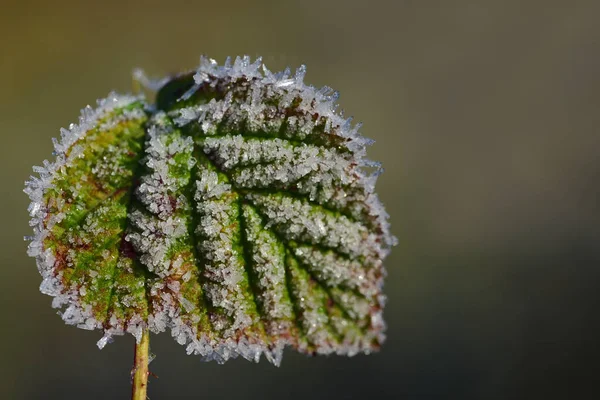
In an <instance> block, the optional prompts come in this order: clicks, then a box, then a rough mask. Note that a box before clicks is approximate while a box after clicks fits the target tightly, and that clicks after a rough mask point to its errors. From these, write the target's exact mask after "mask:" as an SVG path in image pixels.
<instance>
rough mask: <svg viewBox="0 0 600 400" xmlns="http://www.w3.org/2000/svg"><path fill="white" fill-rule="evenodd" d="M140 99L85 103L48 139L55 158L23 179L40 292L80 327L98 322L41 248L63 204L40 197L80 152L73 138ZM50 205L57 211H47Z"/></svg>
mask: <svg viewBox="0 0 600 400" xmlns="http://www.w3.org/2000/svg"><path fill="white" fill-rule="evenodd" d="M140 100H142V98H140V97H134V96H127V95H118V94H116V93H110V94H109V95H108V97H107V98H105V99H101V100H98V102H97V103H98V106H97V108H95V109H93V108H92V107H90V106H87V107H85V108H84V109H82V110H81V116H80V117H79V123H78V124H70V125H69V128H68V129H65V128H62V129H61V130H60V136H61V137H60V139H58V140H57V139H52V142H53V144H54V155H55V156H56V158H55V160H54V161H48V160H44V162H43V165H42V166H41V167H34V168H33V170H34V172H36V173H37V174H38V175H39V176H31V178H30V179H29V180H28V181H27V182H25V189H24V192H25V193H26V194H27V195H28V196H29V198H30V200H31V203H30V205H29V208H28V211H29V215H30V216H31V220H30V222H29V225H30V226H31V227H32V228H33V235H32V236H30V237H26V239H29V240H31V243H30V244H29V246H28V250H27V254H28V255H29V256H31V257H35V259H36V264H37V268H38V271H39V273H40V274H41V276H42V284H41V285H40V290H41V292H42V293H44V294H48V295H50V296H53V297H54V299H53V301H52V306H53V307H54V308H59V309H61V308H63V307H65V306H67V307H66V309H65V310H64V311H59V314H60V315H61V316H62V319H63V320H64V321H65V323H67V324H69V325H76V326H78V327H80V328H84V329H97V328H102V324H101V323H100V322H99V321H96V320H95V319H94V318H93V313H92V310H91V305H89V304H82V302H81V299H80V296H81V295H82V294H81V293H80V291H79V289H78V288H77V287H72V288H71V287H69V288H67V287H64V286H63V284H62V283H61V277H62V276H61V273H58V274H56V273H55V271H54V264H55V261H56V260H55V255H54V253H53V251H52V249H46V248H44V239H45V238H46V237H47V236H48V234H49V233H50V231H51V230H52V228H53V227H54V226H55V225H56V224H57V223H59V222H60V221H62V219H63V218H64V217H65V215H64V213H62V212H61V211H60V210H61V208H62V206H63V205H62V204H61V203H60V201H61V199H51V200H50V201H52V202H53V204H48V203H47V202H46V200H45V199H44V197H45V195H46V194H47V193H48V191H49V190H51V189H52V188H54V182H53V181H54V179H55V178H56V177H57V176H58V175H59V174H60V173H62V171H63V169H64V168H65V167H66V166H67V165H69V164H70V163H71V162H72V161H73V160H74V159H76V158H77V157H79V156H80V154H81V152H82V150H83V149H82V148H81V147H80V146H78V145H77V142H78V141H79V140H81V139H83V138H84V137H85V135H86V134H87V133H88V132H90V131H91V130H92V129H94V128H96V127H98V122H99V121H100V120H101V119H102V118H103V117H105V116H106V115H107V114H109V113H111V112H112V111H114V110H116V109H119V108H123V107H126V106H128V105H130V104H132V103H134V102H137V101H140ZM142 116H143V115H141V114H140V113H139V111H137V110H133V111H125V112H123V113H122V115H120V116H119V118H118V120H119V121H125V120H134V119H139V118H141V117H142ZM103 172H105V171H96V173H99V174H102V173H103ZM51 208H54V209H56V210H58V211H56V212H51V211H50V209H51ZM108 341H109V339H108V337H106V338H103V339H101V340H100V342H99V343H98V345H99V346H102V347H103V346H104V344H106V343H107V342H108Z"/></svg>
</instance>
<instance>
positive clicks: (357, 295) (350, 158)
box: [25, 57, 395, 365]
mask: <svg viewBox="0 0 600 400" xmlns="http://www.w3.org/2000/svg"><path fill="white" fill-rule="evenodd" d="M305 73H306V69H305V68H304V67H301V68H299V69H298V70H297V71H296V73H295V74H294V75H291V73H290V71H289V70H286V71H283V72H280V73H272V72H271V71H269V70H268V69H267V68H266V67H264V66H263V65H262V63H261V60H260V59H258V60H256V61H254V62H251V60H250V58H248V57H242V58H239V57H238V58H236V59H235V61H233V62H232V61H231V59H227V61H226V62H225V65H223V66H219V65H218V64H217V63H216V62H215V61H214V60H210V59H206V58H202V60H201V63H200V66H199V68H198V69H197V70H196V71H195V72H194V73H191V74H184V75H181V76H178V77H175V78H172V79H170V80H164V81H162V83H161V84H162V88H161V89H160V90H159V93H158V100H157V107H153V108H150V107H147V106H146V105H145V104H144V102H143V100H142V99H139V98H135V97H130V96H117V95H114V94H111V95H110V96H109V97H108V98H107V99H105V100H102V101H100V102H99V107H98V108H97V109H96V110H92V109H91V108H90V107H87V108H85V109H84V110H83V111H82V117H81V118H80V122H79V124H78V125H71V126H70V127H69V129H68V130H66V129H64V130H61V140H60V141H55V153H56V160H55V161H54V162H47V161H46V162H44V165H43V166H42V167H34V171H35V172H37V173H38V174H39V177H32V178H31V180H30V181H28V182H27V183H26V189H25V192H26V193H27V194H29V196H30V198H31V205H30V207H29V211H30V214H31V217H32V219H31V225H32V227H33V229H34V234H33V236H32V237H30V238H29V239H30V240H31V243H30V245H29V250H28V253H29V255H30V256H32V257H35V258H36V260H37V265H38V269H39V271H40V274H41V275H42V278H43V279H42V284H41V286H40V290H41V291H42V292H43V293H45V294H48V295H51V296H53V297H54V301H53V306H54V307H56V308H59V309H61V310H62V311H61V312H60V314H61V315H62V318H63V320H64V321H65V322H67V323H68V324H72V325H76V326H78V327H80V328H84V329H102V330H103V332H104V336H103V337H102V338H101V339H100V341H99V342H98V347H100V348H102V347H104V346H105V345H106V343H109V342H110V341H111V340H112V337H113V336H115V335H122V334H124V333H126V332H127V333H131V334H132V335H133V336H134V337H136V339H137V340H138V341H139V340H140V338H141V335H142V332H143V330H144V329H150V330H151V331H153V332H156V333H158V332H163V331H165V330H167V329H169V330H170V331H171V334H172V336H173V337H174V338H175V340H176V341H177V342H178V343H180V344H182V345H185V346H186V348H187V352H188V354H199V355H201V356H202V357H203V358H204V359H206V360H216V361H218V362H224V361H226V360H228V359H230V358H235V357H237V356H239V355H241V356H242V357H244V358H246V359H248V360H252V361H258V360H259V359H260V356H261V355H264V356H265V357H266V358H267V359H268V360H269V361H271V362H273V363H274V364H276V365H279V363H280V362H281V357H282V352H283V349H284V347H285V346H292V347H294V348H296V349H297V350H299V351H301V352H304V353H308V354H330V353H336V354H343V355H354V354H357V353H361V352H362V353H370V352H372V351H375V350H377V349H378V348H379V347H380V345H381V343H382V342H383V341H384V339H385V338H384V334H383V332H384V330H385V324H384V322H383V318H382V310H383V306H384V302H385V296H384V295H383V294H382V285H383V278H384V276H385V270H384V268H383V259H384V258H385V257H386V256H387V254H388V253H389V250H390V247H391V246H393V245H394V244H395V238H394V237H393V236H392V235H391V234H390V233H389V225H388V222H387V219H388V215H387V214H386V212H385V210H384V208H383V206H382V205H381V203H380V201H379V200H378V198H377V195H376V194H375V193H374V186H375V181H376V178H377V176H378V175H379V174H380V173H381V167H380V166H379V164H378V163H374V162H372V161H369V160H367V159H366V158H365V155H366V146H368V145H369V144H371V143H372V141H370V140H369V139H366V138H364V137H362V136H361V135H360V134H359V133H358V128H359V127H358V126H356V125H352V124H351V120H350V119H344V118H343V117H342V116H341V113H340V112H338V111H337V105H336V103H335V102H336V100H337V98H338V94H337V93H336V92H334V91H333V90H331V89H330V88H327V87H325V88H321V89H317V88H314V87H312V86H308V85H306V84H304V76H305ZM138 75H139V74H138ZM140 76H141V75H140ZM373 168H374V169H375V172H374V173H367V172H366V171H367V169H373Z"/></svg>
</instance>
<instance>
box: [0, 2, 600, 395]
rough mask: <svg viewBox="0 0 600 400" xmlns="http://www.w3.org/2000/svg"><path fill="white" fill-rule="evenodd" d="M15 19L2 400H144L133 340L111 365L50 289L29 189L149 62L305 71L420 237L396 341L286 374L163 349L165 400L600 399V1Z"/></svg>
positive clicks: (406, 272) (405, 225) (401, 278)
mask: <svg viewBox="0 0 600 400" xmlns="http://www.w3.org/2000/svg"><path fill="white" fill-rule="evenodd" d="M0 4H1V7H0V50H1V58H0V77H1V78H0V81H1V84H0V85H1V86H0V90H1V95H0V132H1V135H2V145H1V146H0V177H1V180H2V196H1V197H0V202H1V204H0V213H1V216H0V221H1V223H2V225H1V228H0V235H1V239H2V240H1V246H2V247H1V251H0V257H1V259H0V265H1V267H0V304H1V307H2V315H3V317H2V322H1V323H0V355H1V357H0V398H2V399H19V400H20V399H127V398H129V391H130V386H129V384H130V383H129V371H130V368H131V366H132V358H133V339H132V338H131V337H130V336H128V337H123V338H117V340H116V341H115V343H113V344H111V345H109V346H107V347H106V348H105V349H104V350H102V351H99V350H98V349H97V348H96V345H95V343H96V341H97V340H98V339H99V338H100V336H101V335H100V333H99V332H88V331H83V330H79V329H76V328H73V327H70V326H66V325H64V324H63V322H62V321H61V319H60V318H59V317H58V316H57V315H55V314H56V310H53V309H52V308H51V307H50V302H51V299H50V298H49V297H47V296H44V295H42V294H41V293H40V292H39V291H38V285H39V283H40V277H39V275H38V273H37V270H36V267H35V261H34V260H33V259H31V258H28V257H27V256H26V255H25V250H26V243H25V242H24V241H23V238H22V237H23V236H24V235H28V234H29V233H30V229H29V227H28V214H27V212H26V208H27V205H28V199H27V197H26V195H25V194H23V193H22V189H23V182H24V181H25V180H26V179H27V178H28V177H29V175H30V174H31V167H32V166H33V165H40V164H41V162H42V160H44V159H46V158H50V156H51V151H52V144H51V140H50V139H51V137H54V136H58V135H59V128H60V127H63V126H67V125H68V124H69V123H70V122H76V120H77V116H78V115H79V114H78V112H79V109H81V108H82V107H83V106H85V105H86V104H94V102H95V99H96V98H99V97H104V96H106V94H107V93H108V92H109V91H110V90H117V91H119V92H127V91H130V90H131V83H132V79H131V71H132V70H133V68H135V67H142V68H144V69H145V70H146V72H147V73H149V74H150V75H151V76H162V75H165V74H168V73H171V72H176V71H180V70H183V69H189V68H193V67H194V66H195V65H196V63H197V61H198V57H199V56H200V54H206V55H208V56H210V57H213V58H216V59H217V60H218V61H219V62H221V63H222V62H223V61H224V59H225V57H226V56H228V55H232V56H235V55H242V54H248V55H251V56H253V57H255V56H258V55H261V56H263V57H264V61H265V63H266V64H267V65H268V66H269V67H270V68H271V69H272V70H279V69H282V68H284V67H285V66H288V65H289V66H291V67H292V68H295V67H297V66H299V65H300V64H302V63H304V64H306V65H307V66H308V75H307V77H306V81H307V82H309V83H312V84H314V85H317V86H322V85H329V86H332V87H333V88H335V89H337V90H339V91H340V92H341V94H342V96H341V104H342V107H343V108H344V110H345V111H346V114H347V115H353V116H355V121H362V122H363V123H364V127H363V129H362V132H363V134H364V135H365V136H368V137H371V138H373V139H375V140H376V143H375V144H374V145H373V146H372V147H371V148H370V150H369V155H370V157H371V158H372V159H375V160H378V161H381V162H383V165H384V167H385V169H386V172H385V173H384V174H383V175H382V176H381V178H380V180H379V182H378V192H379V193H380V196H381V198H382V199H383V201H384V203H385V204H386V206H387V209H388V211H389V213H390V214H391V221H392V227H393V232H394V233H395V235H396V236H397V237H398V239H399V242H400V244H399V246H398V247H397V248H395V249H394V251H393V253H392V254H391V256H390V257H389V258H388V259H387V260H386V265H387V269H388V272H389V276H388V278H387V281H386V292H387V294H388V297H389V302H388V306H387V308H386V313H385V316H386V319H387V322H388V341H387V343H386V344H385V346H384V348H383V350H382V351H381V352H380V353H378V354H376V355H371V356H357V357H354V358H350V359H345V358H340V357H322V358H312V359H311V358H307V357H304V356H300V355H297V354H295V353H293V352H292V351H287V352H286V354H285V356H284V360H283V364H282V366H281V368H275V367H273V366H271V365H269V364H268V363H266V362H261V363H260V364H258V365H255V364H251V363H249V362H247V361H245V360H235V361H233V362H228V363H227V364H226V365H223V366H219V365H217V364H215V363H202V362H200V361H199V360H198V358H197V357H192V356H186V354H185V349H184V348H183V347H181V346H179V345H178V344H176V343H175V342H174V341H173V340H172V339H171V337H170V335H168V334H163V335H161V336H153V337H152V342H151V343H152V350H153V352H154V353H156V354H157V358H156V360H154V361H153V363H152V364H151V370H152V371H153V372H154V373H155V374H156V375H158V376H159V379H152V380H151V383H150V392H149V395H150V398H151V399H152V400H158V399H179V398H189V399H192V398H200V399H229V398H244V399H254V398H255V399H276V398H277V399H280V398H290V399H347V398H354V399H360V398H369V399H371V398H373V399H413V398H414V399H427V398H460V399H467V398H480V399H512V398H525V397H527V398H570V397H571V396H573V397H577V398H578V397H579V395H583V394H588V395H590V394H592V395H591V396H588V397H590V398H593V397H594V395H595V396H599V397H600V386H599V385H598V381H599V378H598V376H599V375H600V368H599V367H598V365H599V364H598V359H599V358H600V345H599V344H598V342H597V340H598V335H597V332H598V330H597V329H596V328H597V326H596V325H597V322H598V310H597V306H594V304H600V301H599V300H600V294H599V291H598V284H599V282H600V280H599V278H600V269H599V268H600V212H599V211H598V181H599V177H600V176H599V175H600V132H599V127H600V112H599V106H600V73H599V70H600V24H599V23H598V15H599V13H600V2H598V1H593V0H590V1H566V0H565V1H552V0H546V1H524V0H496V1H491V0H479V1H466V0H455V1H429V0H419V1H416V0H414V1H409V0H397V1H392V0H387V1H380V0H370V1H365V2H361V1H349V0H337V1H325V0H299V1H289V2H288V1H262V0H255V1H237V0H228V1H211V2H208V1H176V0H171V1H168V2H165V1H144V2H137V3H136V2H127V1H124V0H120V1H112V0H104V1H94V2H84V1H81V2H77V1H58V0H57V1H42V0H39V1H24V0H19V1H15V0H0Z"/></svg>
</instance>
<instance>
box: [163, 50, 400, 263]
mask: <svg viewBox="0 0 600 400" xmlns="http://www.w3.org/2000/svg"><path fill="white" fill-rule="evenodd" d="M305 74H306V67H305V66H301V67H300V68H298V70H297V71H296V73H295V75H294V76H292V75H291V72H290V70H289V69H286V70H285V71H282V72H278V73H272V72H271V71H269V70H268V69H267V68H266V66H264V65H263V64H262V59H261V58H258V59H256V60H255V61H254V62H252V61H251V59H250V57H248V56H244V57H236V59H235V60H234V61H233V63H232V61H231V59H230V58H227V60H226V61H225V64H224V65H223V66H220V65H218V64H217V62H216V61H215V60H213V59H209V58H206V57H202V58H201V60H200V66H199V67H198V69H197V71H196V74H195V75H194V80H195V82H196V86H195V87H194V88H193V89H192V90H197V89H198V88H199V87H200V86H201V85H209V86H210V87H212V88H217V89H219V87H222V88H227V90H228V91H227V94H226V96H225V98H224V99H223V100H215V99H212V100H211V101H210V102H209V103H208V104H202V105H198V106H193V107H187V108H182V109H179V110H177V111H174V112H172V115H173V116H174V117H175V122H176V123H177V124H178V125H180V126H183V125H187V124H190V123H197V124H199V126H200V128H201V130H202V132H203V134H204V135H206V136H207V137H208V138H207V139H206V141H205V151H206V152H207V153H209V152H211V151H214V152H216V153H217V157H219V156H220V160H221V162H222V166H223V168H232V167H233V166H235V165H238V166H244V165H247V164H251V163H252V161H251V160H252V159H255V160H256V159H260V160H259V163H260V164H259V165H255V166H253V167H252V168H245V169H241V170H240V171H237V172H236V174H235V175H233V179H234V180H235V181H236V183H238V184H239V185H240V186H243V187H244V186H246V187H248V186H249V185H254V184H257V185H258V184H259V183H260V182H261V178H262V179H263V180H262V184H263V185H264V186H267V185H268V184H270V183H279V184H285V183H289V182H294V183H296V181H297V180H298V179H300V178H308V179H304V181H302V182H300V183H298V184H297V189H298V190H299V191H300V193H303V194H308V195H309V196H310V198H311V199H313V200H316V201H318V202H319V203H329V204H331V205H333V206H336V207H346V206H350V208H351V209H350V210H349V212H350V213H352V214H353V215H354V216H358V215H360V214H361V213H362V212H365V211H367V212H369V213H370V216H371V217H372V218H374V219H375V220H376V223H377V225H378V226H379V228H380V229H381V230H382V239H383V241H384V243H383V244H384V246H382V253H383V255H384V256H385V255H387V254H388V253H389V249H390V247H392V246H394V245H395V244H396V243H397V241H396V238H395V237H394V236H392V235H391V233H390V231H389V223H388V217H389V216H388V214H387V213H386V212H385V210H384V208H383V205H382V204H381V202H380V201H379V199H378V197H377V195H376V194H375V193H374V186H375V182H376V180H377V177H378V176H379V175H380V174H381V172H382V169H381V166H380V165H379V163H375V162H373V161H371V160H368V159H366V158H365V155H366V147H367V146H369V145H371V144H372V143H373V141H372V140H371V139H367V138H365V137H363V136H361V135H360V134H359V133H358V130H359V129H360V127H361V124H356V125H353V124H352V118H344V117H343V116H342V113H341V112H339V111H338V105H337V104H336V101H337V99H338V98H339V93H337V92H335V91H334V90H333V89H331V88H329V87H323V88H320V89H317V88H315V87H313V86H311V85H306V84H305V83H304V76H305ZM235 82H244V83H243V85H231V83H235ZM228 85H229V86H228ZM234 93H235V98H234ZM267 99H269V100H271V101H270V102H267V101H266V100H267ZM290 110H292V111H293V113H292V115H288V114H286V112H288V113H289V111H290ZM223 122H226V124H227V126H228V127H229V128H231V129H228V130H229V131H235V128H236V127H242V126H244V129H246V130H248V131H249V132H251V133H253V132H280V133H281V134H282V135H283V137H281V138H279V139H275V140H267V141H265V140H263V141H256V143H254V144H253V143H251V140H244V139H243V138H240V137H235V136H233V137H232V136H225V137H223V138H219V139H214V140H213V139H210V136H212V135H217V134H218V133H219V132H218V129H219V126H220V125H221V124H222V123H223ZM318 126H324V132H321V131H319V129H316V127H318ZM324 134H329V135H331V136H333V137H337V138H338V143H337V147H339V148H340V149H345V150H346V151H349V152H350V153H349V154H346V156H345V157H344V155H341V154H338V152H337V151H336V150H334V149H332V148H331V146H329V148H327V149H324V150H323V148H322V149H321V150H320V151H321V152H323V151H325V152H331V154H314V152H313V153H311V150H310V149H309V148H300V149H295V150H292V149H290V146H289V143H286V140H285V139H291V140H299V141H304V140H306V139H307V138H313V137H316V136H323V135H324ZM272 139H274V138H272ZM282 139H283V140H282ZM242 141H244V142H245V143H244V145H242V143H241V142H242ZM259 142H262V143H261V144H259ZM247 146H249V147H247ZM252 146H254V148H252ZM261 148H262V149H263V151H262V153H261ZM273 148H276V149H275V150H277V151H278V153H277V155H274V156H270V157H268V158H267V159H264V158H262V159H261V155H262V156H264V155H265V154H266V153H267V152H268V151H269V150H273ZM219 152H223V153H224V154H220V155H219ZM290 152H291V153H295V154H293V157H292V158H290V155H291V154H290ZM218 159H219V158H218ZM218 159H217V160H218ZM334 159H335V161H336V162H340V163H339V164H338V165H334V163H328V161H333V160H334ZM288 160H290V161H289V162H288ZM217 162H218V161H217ZM264 163H268V164H267V165H264ZM362 167H370V168H375V172H373V173H371V174H368V173H367V172H365V171H363V169H362ZM311 171H312V172H315V171H316V172H315V173H311ZM340 181H341V182H340ZM340 183H341V184H342V185H350V192H348V191H347V190H346V189H345V188H344V187H340ZM357 187H362V189H363V190H352V189H353V188H354V189H356V188H357ZM350 202H354V204H355V205H351V204H349V203H350ZM364 205H367V206H368V209H365V207H364ZM353 207H354V208H353Z"/></svg>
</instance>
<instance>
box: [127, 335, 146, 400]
mask: <svg viewBox="0 0 600 400" xmlns="http://www.w3.org/2000/svg"><path fill="white" fill-rule="evenodd" d="M149 348H150V332H148V330H147V329H145V330H144V332H143V333H142V339H141V340H140V342H139V343H137V341H136V343H135V358H134V364H133V373H134V375H133V384H132V390H131V400H146V391H147V389H148V350H149Z"/></svg>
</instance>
